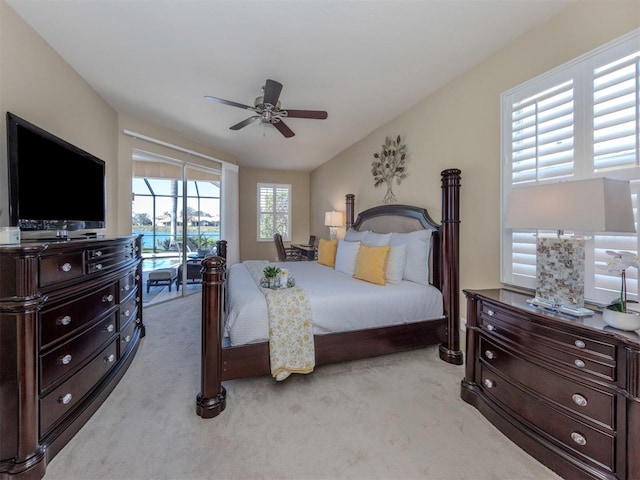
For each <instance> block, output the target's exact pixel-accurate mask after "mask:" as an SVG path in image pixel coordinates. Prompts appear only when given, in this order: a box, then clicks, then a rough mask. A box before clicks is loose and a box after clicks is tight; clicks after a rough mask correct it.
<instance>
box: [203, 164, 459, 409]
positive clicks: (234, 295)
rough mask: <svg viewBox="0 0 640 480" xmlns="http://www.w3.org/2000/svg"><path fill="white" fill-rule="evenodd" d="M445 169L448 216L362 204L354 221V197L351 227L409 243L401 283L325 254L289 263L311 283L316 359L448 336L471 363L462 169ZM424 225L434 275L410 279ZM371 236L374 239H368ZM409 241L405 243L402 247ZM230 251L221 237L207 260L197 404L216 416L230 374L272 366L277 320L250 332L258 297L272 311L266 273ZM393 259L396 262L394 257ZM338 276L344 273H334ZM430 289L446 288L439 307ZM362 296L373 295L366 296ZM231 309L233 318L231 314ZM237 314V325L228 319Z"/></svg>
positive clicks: (448, 355) (445, 350)
mask: <svg viewBox="0 0 640 480" xmlns="http://www.w3.org/2000/svg"><path fill="white" fill-rule="evenodd" d="M441 176H442V215H441V224H437V223H436V222H434V221H433V220H432V219H431V218H430V216H429V213H428V212H427V210H425V209H423V208H419V207H412V206H407V205H384V206H378V207H373V208H370V209H368V210H365V211H363V212H360V213H359V215H358V217H357V218H356V219H355V221H354V218H355V215H354V196H353V195H351V194H349V195H347V196H346V226H347V235H350V236H352V237H354V238H355V237H356V236H357V237H362V238H365V236H366V235H369V233H371V232H374V233H373V234H372V235H373V236H374V237H376V238H378V237H380V238H384V240H385V241H386V242H387V244H390V245H394V244H395V245H396V248H398V249H402V251H403V252H405V251H406V253H407V256H406V257H405V259H406V270H404V271H401V272H400V273H401V276H402V280H401V281H398V282H397V284H394V285H391V284H389V283H387V284H386V285H384V282H383V286H381V285H374V284H372V283H369V282H366V281H363V280H358V279H356V278H353V276H352V275H345V274H344V273H342V272H337V271H336V272H334V268H333V266H326V265H322V264H321V262H320V261H319V262H288V263H286V264H284V265H286V267H287V269H289V270H290V271H291V273H292V274H293V275H294V276H295V278H296V285H297V286H299V287H301V289H302V290H305V291H307V290H308V291H309V293H308V297H309V300H308V303H309V304H310V311H311V312H313V313H312V315H313V331H314V334H313V335H312V337H313V338H312V344H313V346H314V348H315V366H319V365H325V364H331V363H338V362H344V361H349V360H355V359H361V358H367V357H372V356H376V355H382V354H387V353H393V352H399V351H404V350H410V349H415V348H422V347H426V346H428V345H434V344H440V348H439V353H440V358H441V359H442V360H444V361H446V362H449V363H453V364H456V365H460V364H462V362H463V356H462V352H461V351H460V345H459V285H458V276H459V273H458V265H459V264H458V255H459V223H460V221H459V191H460V170H457V169H448V170H444V171H443V172H442V173H441ZM425 231H426V232H425ZM365 232H367V233H365ZM385 234H386V235H385ZM424 234H426V235H427V237H428V238H429V239H430V240H427V244H426V249H427V253H426V254H425V255H424V258H425V259H427V261H426V263H427V265H425V268H426V271H427V272H428V278H427V279H426V281H425V282H422V281H417V283H416V279H415V278H412V280H413V281H409V280H408V279H407V278H411V276H410V275H409V269H414V271H415V268H416V266H418V267H422V266H421V265H416V262H412V258H413V259H415V258H422V257H415V256H414V257H411V255H415V254H416V253H421V252H416V251H415V247H416V243H415V242H414V240H413V237H416V236H421V237H424V236H425V235H424ZM366 238H371V236H370V237H366ZM389 239H391V240H389ZM345 240H347V239H346V238H345ZM363 242H364V243H363V244H366V243H367V242H366V240H363ZM389 242H391V243H389ZM403 242H404V243H406V245H404V246H401V247H398V245H402V244H403ZM353 243H355V242H345V245H346V244H350V245H351V246H353ZM405 247H406V248H405ZM339 248H340V247H339ZM390 248H394V247H390ZM388 251H390V250H388ZM410 252H413V253H410ZM422 253H424V252H422ZM339 255H340V253H338V256H339ZM225 256H226V242H225V241H223V240H222V241H219V242H218V256H216V257H210V258H207V259H205V260H203V262H202V266H203V290H202V358H201V391H200V393H198V396H197V399H196V413H197V414H198V415H199V416H201V417H203V418H210V417H214V416H216V415H218V414H219V413H220V412H222V411H223V410H224V408H225V406H226V391H225V388H224V386H223V385H222V382H223V381H225V380H232V379H237V378H244V377H251V376H260V375H268V374H269V373H270V372H271V373H273V371H272V370H271V365H270V363H271V361H270V348H269V339H268V335H269V333H268V332H269V327H268V325H269V320H268V319H264V324H263V326H258V327H256V328H253V327H247V328H249V330H250V329H251V328H253V330H256V331H258V333H257V334H256V335H253V336H251V335H250V336H246V335H243V332H244V331H245V327H243V326H242V325H243V324H242V322H243V321H244V320H243V319H244V318H245V317H254V316H257V314H255V312H254V311H253V310H250V307H251V306H252V305H255V306H256V307H257V308H258V310H259V309H260V308H262V310H265V311H266V302H265V300H264V299H265V298H266V296H265V295H263V294H262V293H261V292H260V290H261V289H260V288H259V286H258V285H256V282H257V280H256V282H254V281H253V279H251V280H250V281H249V280H246V278H251V277H248V276H247V274H246V270H247V269H248V268H249V267H248V266H247V267H245V266H244V264H248V263H250V262H243V263H241V264H236V265H232V266H231V267H229V269H227V267H226V262H225ZM388 258H389V261H390V260H391V256H389V257H388ZM254 263H255V262H254ZM294 264H295V265H294ZM298 264H300V265H298ZM302 264H308V265H302ZM312 268H315V269H317V270H315V271H314V273H309V271H308V270H309V269H312ZM337 269H338V260H336V264H335V270H337ZM254 273H255V272H254ZM403 274H404V276H403ZM243 275H244V277H243ZM331 275H337V277H330V276H331ZM324 277H327V278H328V283H327V284H326V285H327V286H326V288H325V287H324V286H321V285H325V284H321V283H320V282H321V281H323V280H322V278H324ZM243 278H244V280H243ZM254 279H255V275H254ZM305 282H306V283H305ZM257 283H259V282H257ZM229 284H230V285H229ZM332 285H333V287H332ZM234 286H235V288H234ZM434 287H435V288H434ZM332 288H333V290H331V289H332ZM252 289H255V290H256V291H257V292H258V293H256V294H255V295H253V294H252V293H251V292H250V290H252ZM368 289H370V290H368ZM376 289H377V290H376ZM285 290H289V289H285ZM291 290H293V289H291ZM336 292H338V293H336ZM352 292H353V293H352ZM394 292H398V293H399V294H400V295H404V297H402V296H400V297H389V298H395V299H397V300H393V301H391V300H389V298H387V297H385V295H387V294H388V295H395V294H396V293H394ZM400 292H401V293H400ZM407 292H417V293H410V294H407ZM427 292H428V295H430V296H431V295H433V294H434V292H435V294H436V295H437V297H436V299H437V300H436V302H435V304H436V308H435V310H433V309H431V310H429V309H430V308H431V307H425V306H424V305H423V304H424V303H428V304H429V305H433V304H434V302H433V299H431V300H429V301H428V302H422V297H423V296H424V297H426V296H427ZM407 295H413V296H414V297H418V300H419V302H422V303H419V304H418V305H416V306H415V307H414V306H412V305H413V304H412V302H407V301H406V299H407V298H408V297H407ZM378 297H379V298H380V299H382V300H380V299H378ZM258 298H259V299H260V300H258ZM361 298H364V299H368V300H365V302H364V303H361V300H359V299H361ZM376 301H377V303H376ZM365 303H366V304H371V305H373V307H372V308H373V310H372V309H371V308H370V309H369V310H367V305H366V304H365ZM405 304H410V306H409V307H408V308H409V310H410V312H408V313H407V312H405V311H404V310H402V309H401V308H400V307H401V306H404V305H405ZM261 305H262V306H261ZM328 305H332V306H333V308H334V310H333V311H329V310H328ZM384 305H391V306H392V307H393V306H394V305H395V306H396V307H393V308H395V309H397V313H396V310H395V309H394V310H393V312H392V313H391V314H389V311H387V312H385V311H384V309H383V308H382V307H383V306H384ZM251 308H252V307H251ZM243 309H244V310H243ZM405 310H406V309H405ZM238 311H239V312H240V313H238ZM426 312H431V313H426ZM433 312H435V313H433ZM412 315H413V316H412ZM381 316H383V317H385V318H388V321H385V320H384V319H383V320H380V317H381ZM325 317H331V318H334V317H335V318H337V319H338V323H340V325H341V326H339V327H337V328H336V327H331V326H326V325H324V323H325ZM356 317H361V318H365V319H368V318H372V319H373V321H372V322H368V323H366V326H361V327H357V326H354V324H353V322H354V320H353V318H356ZM229 318H231V319H232V321H229V320H228V319H229ZM230 323H233V324H232V325H229V324H230ZM264 331H266V332H267V333H266V336H267V338H266V339H265V338H263V337H264V336H265V333H264ZM260 332H262V333H260ZM247 342H250V343H247ZM274 376H275V375H274ZM276 378H277V377H276Z"/></svg>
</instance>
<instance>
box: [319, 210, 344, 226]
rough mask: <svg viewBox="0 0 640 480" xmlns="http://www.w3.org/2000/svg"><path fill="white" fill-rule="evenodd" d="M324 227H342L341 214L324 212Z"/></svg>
mask: <svg viewBox="0 0 640 480" xmlns="http://www.w3.org/2000/svg"><path fill="white" fill-rule="evenodd" d="M324 225H325V227H341V226H342V225H343V220H342V212H336V211H333V212H326V213H325V214H324Z"/></svg>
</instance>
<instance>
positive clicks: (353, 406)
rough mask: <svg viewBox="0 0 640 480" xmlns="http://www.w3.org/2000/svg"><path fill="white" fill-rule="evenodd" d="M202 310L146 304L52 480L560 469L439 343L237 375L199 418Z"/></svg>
mask: <svg viewBox="0 0 640 480" xmlns="http://www.w3.org/2000/svg"><path fill="white" fill-rule="evenodd" d="M199 317H200V296H199V295H192V296H191V297H187V298H184V299H180V300H175V301H172V302H169V303H166V304H161V305H155V306H152V307H149V308H146V309H145V311H144V321H145V324H146V326H147V336H146V338H144V339H143V341H142V344H141V346H140V349H139V351H138V354H137V356H136V358H135V360H134V362H133V364H132V366H131V368H130V369H129V371H128V372H127V373H126V375H125V377H124V378H123V380H122V381H121V382H120V384H119V385H118V386H117V387H116V389H115V390H114V391H113V393H112V394H111V395H110V397H109V398H108V399H107V400H106V401H105V403H104V404H103V405H102V406H101V407H100V409H99V410H98V411H97V412H96V414H95V415H94V416H93V417H92V418H91V419H90V420H89V422H87V424H86V425H85V426H84V427H83V428H82V430H81V431H80V432H79V433H78V434H77V435H76V436H75V437H74V438H73V439H72V440H71V442H69V444H67V446H65V448H64V449H63V450H62V451H61V452H60V453H59V454H58V455H57V456H56V458H54V459H53V461H52V462H51V463H50V464H49V466H48V468H47V474H46V476H45V480H58V479H60V480H76V479H78V480H80V479H82V480H85V479H86V480H89V479H96V480H97V479H114V480H115V479H129V480H130V479H176V480H182V479H214V478H215V479H243V480H244V479H343V478H344V479H452V480H463V479H468V480H482V479H492V480H500V479H505V480H507V479H508V480H515V479H519V480H527V479H530V480H542V479H558V478H559V477H558V476H556V475H554V474H553V473H552V472H551V471H550V470H548V469H547V468H546V467H544V466H543V465H541V464H540V463H538V462H537V461H536V460H534V459H533V458H532V457H530V456H529V455H528V454H527V453H525V452H524V451H523V450H521V449H520V448H518V447H517V446H516V445H514V444H513V443H511V442H510V441H509V440H508V439H507V438H506V437H505V436H504V435H502V434H501V433H500V432H499V431H497V430H496V429H495V428H494V427H493V426H492V425H491V424H490V423H489V422H488V421H487V420H485V419H484V417H482V415H480V414H479V413H478V412H477V411H476V410H475V409H474V408H473V407H471V406H470V405H467V404H466V403H464V402H463V401H462V400H461V399H460V380H461V379H462V377H463V375H464V371H463V367H462V366H454V365H449V364H447V363H444V362H442V361H440V360H439V359H438V352H437V348H436V347H433V348H427V349H422V350H417V351H413V352H407V353H401V354H394V355H388V356H384V357H377V358H374V359H368V360H362V361H356V362H350V363H345V364H341V365H333V366H326V367H320V368H318V369H316V371H315V372H314V373H312V374H310V375H294V376H292V377H290V378H289V379H287V380H286V381H284V382H282V383H276V382H275V381H274V380H272V379H271V378H269V377H262V378H253V379H242V380H235V381H231V382H226V383H225V386H226V388H227V408H226V410H225V411H224V412H222V414H221V415H220V416H218V417H216V418H212V419H206V420H205V419H201V418H200V417H198V416H197V415H196V414H195V398H196V394H197V393H198V391H199V389H200V380H199V369H200V364H199V362H200V333H199V332H200V318H199Z"/></svg>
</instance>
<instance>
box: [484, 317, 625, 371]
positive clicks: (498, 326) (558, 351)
mask: <svg viewBox="0 0 640 480" xmlns="http://www.w3.org/2000/svg"><path fill="white" fill-rule="evenodd" d="M480 328H481V329H482V330H483V334H484V335H486V336H487V337H490V338H496V339H497V340H502V341H506V342H507V343H510V344H512V345H514V347H515V348H518V349H526V350H529V351H531V352H532V353H533V354H536V355H537V356H538V357H539V358H540V359H542V360H544V361H549V362H552V363H555V364H557V365H559V366H562V367H563V368H566V369H569V370H579V371H581V372H585V373H588V374H591V375H593V376H594V377H596V378H599V379H604V380H607V381H616V379H617V375H616V374H617V372H616V346H615V345H614V344H609V343H605V342H600V341H597V340H593V339H589V338H587V337H585V336H584V335H577V334H575V335H574V334H571V333H569V332H565V331H562V330H557V329H552V328H548V327H544V326H542V325H536V324H534V323H533V322H531V321H529V320H526V319H521V318H519V317H518V316H516V315H512V314H511V313H509V312H505V311H503V310H501V309H499V308H495V307H493V306H491V305H489V306H487V305H483V311H482V315H481V317H480Z"/></svg>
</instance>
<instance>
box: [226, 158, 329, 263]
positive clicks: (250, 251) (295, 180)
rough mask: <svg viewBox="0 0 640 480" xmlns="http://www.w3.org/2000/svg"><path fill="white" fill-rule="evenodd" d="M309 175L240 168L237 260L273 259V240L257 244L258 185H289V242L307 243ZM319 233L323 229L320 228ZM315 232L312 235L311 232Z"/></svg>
mask: <svg viewBox="0 0 640 480" xmlns="http://www.w3.org/2000/svg"><path fill="white" fill-rule="evenodd" d="M309 181H310V173H309V172H293V171H284V170H265V169H260V168H242V167H240V172H239V182H240V189H239V190H240V260H241V261H244V260H276V259H277V253H276V247H275V245H274V244H273V241H270V242H258V241H257V239H256V237H257V223H258V216H257V205H258V204H257V202H258V183H282V184H290V185H291V226H292V232H291V240H292V243H307V240H308V239H309V212H310V205H309ZM322 229H323V230H325V229H326V227H324V226H323V227H322ZM318 232H319V230H318ZM312 233H315V232H312Z"/></svg>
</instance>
